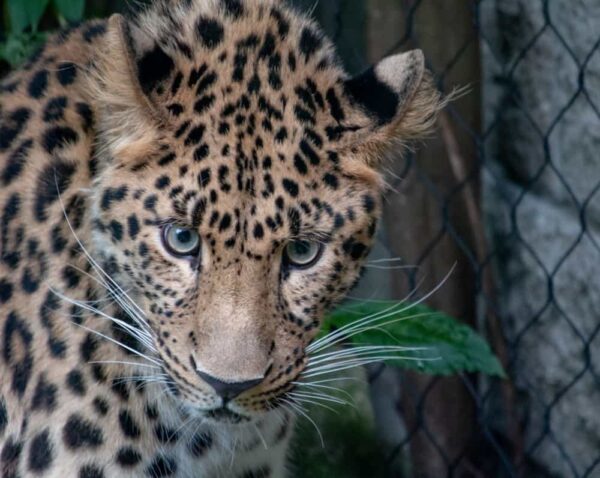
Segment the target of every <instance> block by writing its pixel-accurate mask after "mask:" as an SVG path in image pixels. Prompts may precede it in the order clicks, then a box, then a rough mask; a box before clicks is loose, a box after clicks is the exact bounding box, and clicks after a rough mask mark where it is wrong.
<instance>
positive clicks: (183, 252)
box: [163, 225, 200, 257]
mask: <svg viewBox="0 0 600 478" xmlns="http://www.w3.org/2000/svg"><path fill="white" fill-rule="evenodd" d="M163 243H164V246H165V249H166V250H167V251H168V252H169V254H172V255H174V256H176V257H193V256H197V255H198V254H199V252H200V235H199V234H198V233H197V232H196V231H194V230H193V229H188V228H186V227H179V226H175V225H169V226H167V227H165V228H164V229H163Z"/></svg>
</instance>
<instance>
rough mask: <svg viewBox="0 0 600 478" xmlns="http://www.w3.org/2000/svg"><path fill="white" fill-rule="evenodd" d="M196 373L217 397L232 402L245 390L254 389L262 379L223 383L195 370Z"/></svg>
mask: <svg viewBox="0 0 600 478" xmlns="http://www.w3.org/2000/svg"><path fill="white" fill-rule="evenodd" d="M196 372H197V373H198V375H199V376H200V378H201V379H202V380H204V381H205V382H206V383H207V384H209V385H210V386H211V387H212V388H213V389H214V390H215V392H217V395H219V396H220V397H221V398H222V399H223V400H225V401H229V400H233V399H234V398H236V397H237V396H239V395H241V394H242V393H244V392H245V391H246V390H250V389H251V388H254V387H256V386H257V385H258V384H260V383H261V382H262V381H263V378H257V379H255V380H246V381H244V382H225V381H223V380H220V379H218V378H216V377H213V376H211V375H208V374H207V373H204V372H201V371H200V370H196Z"/></svg>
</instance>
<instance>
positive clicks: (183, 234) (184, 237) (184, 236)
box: [175, 229, 192, 244]
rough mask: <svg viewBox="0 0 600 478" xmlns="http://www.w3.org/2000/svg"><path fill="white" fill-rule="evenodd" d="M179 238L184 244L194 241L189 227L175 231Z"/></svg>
mask: <svg viewBox="0 0 600 478" xmlns="http://www.w3.org/2000/svg"><path fill="white" fill-rule="evenodd" d="M175 236H176V237H177V240H178V241H179V242H180V243H182V244H187V243H189V242H192V232H191V231H189V230H188V229H177V230H176V232H175Z"/></svg>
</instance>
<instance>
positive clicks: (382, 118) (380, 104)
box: [338, 67, 399, 125]
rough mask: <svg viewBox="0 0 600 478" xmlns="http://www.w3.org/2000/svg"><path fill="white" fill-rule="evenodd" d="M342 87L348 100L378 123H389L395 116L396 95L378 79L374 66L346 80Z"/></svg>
mask: <svg viewBox="0 0 600 478" xmlns="http://www.w3.org/2000/svg"><path fill="white" fill-rule="evenodd" d="M344 89H345V92H346V95H347V96H348V97H349V98H350V100H351V101H353V102H355V103H358V104H359V105H360V106H362V107H363V109H365V110H366V112H367V113H369V114H370V115H372V116H374V117H375V118H377V121H378V123H379V124H380V125H381V124H386V123H389V122H390V121H392V120H393V119H394V116H396V111H397V109H398V102H399V98H398V95H397V94H396V93H395V92H394V90H392V89H391V88H390V87H389V86H388V85H387V84H385V83H383V82H382V81H380V80H379V78H378V77H377V74H376V72H375V68H374V67H371V68H369V69H368V70H367V71H365V72H363V73H361V74H360V75H358V76H356V77H354V78H352V79H350V80H348V81H346V82H345V84H344ZM338 116H339V113H338Z"/></svg>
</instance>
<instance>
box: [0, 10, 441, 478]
mask: <svg viewBox="0 0 600 478" xmlns="http://www.w3.org/2000/svg"><path fill="white" fill-rule="evenodd" d="M0 94H1V97H0V98H1V100H0V376H1V380H0V470H1V472H0V473H1V475H2V476H3V477H6V478H9V477H18V476H74V477H75V476H78V477H80V478H100V477H114V476H131V477H163V476H182V477H218V476H227V477H230V476H232V477H246V478H249V477H282V476H284V474H285V467H286V466H285V450H286V446H287V442H288V440H289V437H290V433H291V427H292V424H293V417H292V413H291V412H292V411H293V410H290V408H289V407H286V406H285V404H286V398H285V397H286V394H287V393H288V392H289V391H290V389H291V388H292V387H293V384H292V382H294V381H295V380H297V379H298V377H300V375H301V374H302V371H303V369H304V367H305V365H306V361H307V357H306V347H307V346H308V344H309V343H310V342H311V341H312V340H313V339H314V337H315V335H316V334H317V332H318V329H319V326H320V323H321V320H322V317H323V315H324V314H325V312H326V311H327V310H329V309H330V308H331V307H332V306H333V305H334V304H335V303H336V302H338V301H339V300H340V299H341V298H342V297H343V296H344V294H345V293H346V292H347V291H348V290H349V288H351V287H352V285H353V284H354V283H355V282H356V280H357V277H358V276H359V273H360V270H361V267H362V264H363V262H364V259H365V257H366V255H367V254H368V252H369V249H370V247H371V244H372V242H373V236H374V234H375V230H376V225H377V221H378V218H379V215H380V209H381V206H380V195H381V192H382V185H383V181H382V179H381V176H380V173H379V171H378V166H379V164H380V162H381V158H382V155H383V153H384V152H385V149H386V148H387V147H388V146H389V145H390V144H394V143H398V142H403V141H405V140H408V139H411V138H412V137H415V136H418V135H419V134H422V133H423V132H425V131H426V130H427V129H428V128H429V127H430V126H431V123H432V121H433V117H434V114H435V111H436V109H437V108H438V107H439V104H440V100H439V97H438V95H437V94H436V93H435V91H434V89H433V88H432V87H431V82H430V81H429V79H428V76H427V74H426V72H425V71H424V67H423V58H422V55H421V54H420V52H410V53H406V54H403V55H396V56H393V57H389V58H387V59H385V60H383V61H382V62H380V63H379V64H378V65H376V66H374V67H373V68H371V69H369V70H367V71H366V72H365V73H363V74H362V75H359V76H358V77H355V78H349V77H347V75H346V74H345V73H344V71H343V70H342V68H341V67H340V66H339V63H338V61H337V59H336V56H335V53H334V51H333V48H332V46H331V44H330V42H329V41H328V40H327V39H326V38H325V37H324V36H323V34H322V33H321V31H320V30H319V29H318V27H317V26H316V25H315V24H314V23H313V22H312V21H310V20H308V19H307V18H305V17H304V16H302V15H300V14H298V13H297V12H295V11H292V10H290V9H289V8H288V7H286V6H285V5H284V4H283V3H280V2H277V1H275V0H161V1H157V2H155V4H154V5H153V6H152V7H151V8H149V9H148V10H147V11H144V12H141V13H139V14H137V15H134V16H133V17H132V18H130V19H124V18H123V17H121V16H114V17H112V18H111V19H110V20H108V21H93V22H90V23H86V24H84V25H82V26H80V27H78V28H74V29H71V30H68V31H65V32H62V33H60V34H59V35H57V36H55V37H53V38H51V39H50V40H49V41H48V43H47V44H46V46H45V47H44V48H43V49H42V51H41V52H40V53H39V54H38V55H36V56H35V57H34V58H32V59H31V60H30V61H29V63H27V64H26V65H25V66H24V67H23V68H21V69H20V70H18V71H16V72H14V73H13V74H11V75H10V76H9V77H8V78H6V79H4V80H3V81H2V82H1V83H0ZM170 224H176V225H179V226H181V227H187V228H191V229H193V230H195V231H197V232H198V233H199V234H200V236H201V238H202V247H201V254H200V255H199V256H198V257H194V258H188V259H181V258H175V257H174V256H172V255H171V254H169V253H168V251H167V250H166V249H165V247H164V245H163V244H162V242H161V231H162V230H164V228H165V227H167V226H168V225H170ZM292 240H309V241H315V242H319V243H321V244H322V245H323V252H322V256H321V257H320V258H319V260H318V262H317V263H316V264H315V265H314V266H312V267H311V268H307V269H299V268H293V267H290V266H289V264H287V265H286V263H285V261H283V260H282V254H283V250H284V249H285V247H286V245H287V244H288V243H289V242H290V241H292ZM203 377H204V378H203ZM206 377H217V378H218V379H219V380H220V381H221V382H222V383H225V384H230V383H239V382H248V381H253V382H252V387H251V388H249V389H247V390H245V391H244V392H243V393H241V394H240V395H238V396H237V398H235V399H232V400H229V401H228V400H224V399H223V398H222V397H221V396H219V394H218V393H216V391H217V389H216V388H215V387H216V386H215V385H214V383H211V381H210V380H209V379H206ZM257 378H258V380H257ZM223 407H226V409H225V408H223ZM265 447H266V448H267V449H265Z"/></svg>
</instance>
